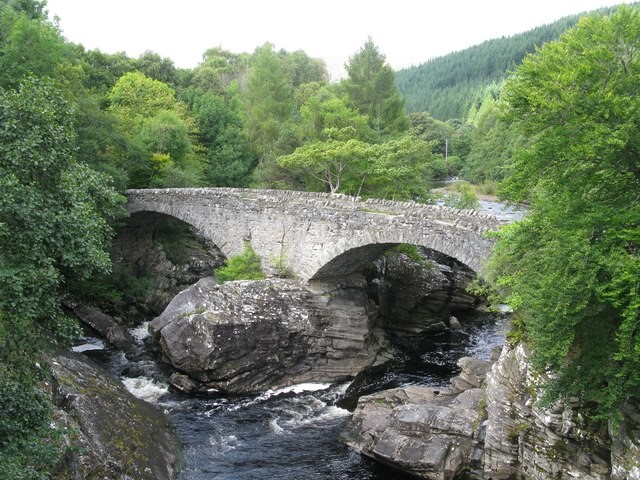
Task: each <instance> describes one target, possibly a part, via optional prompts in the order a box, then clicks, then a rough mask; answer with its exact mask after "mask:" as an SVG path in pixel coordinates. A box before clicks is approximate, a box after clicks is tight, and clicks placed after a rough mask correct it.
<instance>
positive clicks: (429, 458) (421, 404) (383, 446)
mask: <svg viewBox="0 0 640 480" xmlns="http://www.w3.org/2000/svg"><path fill="white" fill-rule="evenodd" d="M482 396H483V392H482V390H481V389H479V388H475V389H470V390H467V391H465V392H463V393H461V394H459V395H453V394H452V393H451V392H449V391H447V390H434V389H432V388H429V387H420V386H410V387H404V388H397V389H393V390H387V391H384V392H381V393H376V394H373V395H368V396H366V397H361V398H360V400H359V401H358V407H357V408H356V410H355V412H354V414H353V417H352V419H351V421H350V422H349V424H348V426H347V428H346V430H345V433H344V438H345V439H346V440H347V444H348V445H349V446H351V447H353V448H355V449H357V450H359V451H360V452H361V453H363V454H364V455H367V456H369V457H371V458H373V459H375V460H378V461H380V462H382V463H385V464H388V465H391V466H393V467H395V468H398V469H400V470H403V471H405V472H407V473H410V474H412V475H414V476H416V477H418V478H426V479H429V480H450V479H453V478H455V477H456V476H457V475H460V474H462V473H463V472H465V471H466V470H467V469H468V468H470V466H471V463H472V459H473V458H475V457H477V455H474V451H475V450H476V449H477V444H478V442H479V441H480V440H481V438H479V436H478V431H479V428H478V427H479V425H480V424H481V423H482V420H483V418H482V415H483V412H482V409H481V408H480V405H481V400H482Z"/></svg>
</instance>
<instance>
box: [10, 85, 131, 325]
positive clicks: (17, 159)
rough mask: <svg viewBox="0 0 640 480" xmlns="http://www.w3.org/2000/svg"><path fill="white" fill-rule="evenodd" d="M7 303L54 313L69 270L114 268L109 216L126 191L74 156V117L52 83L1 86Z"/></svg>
mask: <svg viewBox="0 0 640 480" xmlns="http://www.w3.org/2000/svg"><path fill="white" fill-rule="evenodd" d="M0 124H1V125H2V126H3V128H2V129H0V191H2V195H1V196H0V226H1V228H0V265H1V267H0V290H2V292H3V295H2V296H1V297H0V310H4V311H6V312H15V313H18V312H19V313H20V314H21V315H26V316H28V317H30V318H34V317H42V318H48V317H51V316H52V315H53V316H55V311H56V310H57V292H58V291H59V289H60V287H62V285H63V283H64V279H65V277H66V276H78V277H80V278H86V277H88V276H89V275H90V274H91V273H92V272H94V271H107V270H108V269H109V268H110V261H109V257H108V255H107V254H106V253H105V248H106V246H107V245H108V243H109V241H110V238H111V228H110V227H109V225H108V224H107V220H106V218H109V217H112V218H113V217H114V216H115V215H116V214H117V212H118V211H119V210H118V208H119V205H120V204H121V203H122V202H123V198H122V197H120V196H119V195H116V194H115V192H114V191H113V190H112V189H111V188H109V187H108V186H107V185H108V182H107V180H106V178H104V176H102V175H100V174H97V173H96V172H94V171H92V170H90V169H89V168H88V167H86V166H85V165H82V164H79V163H76V162H75V161H74V158H73V147H74V142H73V130H72V117H71V115H70V112H69V110H68V105H67V104H66V102H64V101H63V100H62V99H61V98H60V97H59V93H58V92H57V91H56V90H55V89H54V88H53V87H52V86H51V84H49V83H47V82H43V81H38V80H33V79H32V80H29V81H27V82H25V83H24V84H23V85H22V86H21V87H20V90H19V91H17V92H15V91H10V90H0Z"/></svg>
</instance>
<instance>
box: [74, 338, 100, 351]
mask: <svg viewBox="0 0 640 480" xmlns="http://www.w3.org/2000/svg"><path fill="white" fill-rule="evenodd" d="M82 340H83V341H84V343H82V344H80V345H76V346H75V347H72V348H71V350H73V351H74V352H78V353H81V352H88V351H90V350H104V349H105V348H106V347H105V344H104V341H103V340H101V339H99V338H94V337H83V338H82Z"/></svg>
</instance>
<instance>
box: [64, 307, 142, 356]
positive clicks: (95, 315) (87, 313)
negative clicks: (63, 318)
mask: <svg viewBox="0 0 640 480" xmlns="http://www.w3.org/2000/svg"><path fill="white" fill-rule="evenodd" d="M73 313H75V314H76V316H77V317H78V318H79V319H80V320H81V321H82V322H83V323H85V324H87V325H89V326H90V327H91V328H93V329H94V330H95V331H97V332H98V333H100V335H102V336H103V337H104V338H105V339H106V340H107V341H108V342H109V343H110V344H111V345H113V346H114V347H116V348H118V349H120V350H128V349H130V348H131V347H132V346H133V344H134V340H133V337H131V335H130V334H129V332H127V330H126V329H125V328H124V327H122V326H121V325H119V324H118V323H117V322H116V320H115V319H114V318H113V317H111V316H110V315H107V314H106V313H104V312H101V311H100V310H98V309H97V308H94V307H91V306H89V305H82V304H78V305H75V306H74V307H73Z"/></svg>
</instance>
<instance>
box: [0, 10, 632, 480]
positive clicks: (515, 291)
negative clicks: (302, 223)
mask: <svg viewBox="0 0 640 480" xmlns="http://www.w3.org/2000/svg"><path fill="white" fill-rule="evenodd" d="M606 13H609V11H600V12H597V13H596V14H595V15H593V16H590V17H587V18H584V19H581V20H578V18H577V17H568V18H566V19H563V20H561V21H559V22H557V23H555V24H553V25H549V26H545V27H540V28H539V29H535V30H533V31H531V32H527V33H526V34H522V35H518V36H515V37H512V38H508V39H498V40H493V41H489V42H485V43H483V44H481V45H479V46H477V47H473V48H472V49H468V50H465V51H463V52H458V53H455V54H452V55H449V56H446V57H443V58H441V59H435V60H432V61H430V62H427V63H426V64H424V65H422V66H420V67H416V68H415V69H408V70H404V71H402V72H398V73H397V74H394V72H393V70H392V69H391V68H390V67H389V65H388V64H387V62H386V59H385V56H384V54H383V53H382V52H381V51H380V50H379V48H378V47H377V46H376V44H375V43H374V41H373V39H371V38H369V39H368V40H367V41H366V42H365V43H364V45H363V46H362V48H361V49H360V50H359V51H357V52H354V54H353V55H352V56H351V57H350V58H349V60H348V62H347V64H346V65H345V67H346V71H347V76H346V78H345V79H344V80H342V81H341V82H339V83H330V82H329V81H328V74H327V70H326V67H325V65H324V63H323V61H322V60H319V59H315V58H311V57H309V56H308V55H307V54H306V53H305V52H303V51H294V52H288V51H284V50H276V49H275V48H274V46H273V45H272V44H270V43H265V44H264V45H261V46H258V47H257V48H256V49H255V51H253V52H251V53H233V52H229V51H225V50H222V49H220V48H212V49H209V50H207V51H206V52H204V54H203V57H202V62H201V63H200V64H199V65H198V66H197V67H196V68H194V69H178V68H176V67H175V66H174V64H173V62H172V61H171V60H170V59H167V58H162V57H161V56H159V55H158V54H156V53H154V52H151V51H149V52H146V53H144V54H143V55H141V56H140V57H139V58H130V57H128V56H127V55H125V54H123V53H116V54H108V53H103V52H101V51H99V50H86V49H85V48H84V47H83V46H82V45H76V44H73V43H70V42H68V41H67V40H66V39H65V38H64V37H63V36H62V35H61V32H60V30H59V28H58V26H57V25H56V24H55V23H53V22H51V21H50V20H48V17H47V12H46V2H44V1H39V0H0V292H1V293H0V477H2V478H8V479H37V478H47V476H48V475H49V472H51V471H52V469H53V468H55V465H56V464H57V462H58V459H59V456H60V455H61V453H62V452H63V450H64V448H65V446H64V445H63V443H62V441H61V436H60V432H57V431H56V429H55V428H51V425H52V424H51V415H52V406H51V399H50V395H48V393H47V391H46V388H43V386H46V385H47V378H48V377H47V371H46V368H44V367H43V365H44V363H43V362H42V361H41V357H40V356H41V355H42V353H43V352H46V351H48V350H50V349H52V348H55V347H57V346H59V345H64V344H65V343H66V342H68V341H69V340H70V339H72V338H73V337H74V335H76V334H77V333H78V326H77V324H76V322H75V321H74V320H73V319H71V318H69V317H68V316H67V315H66V314H65V313H64V311H63V309H62V308H61V306H60V298H61V297H62V296H63V295H64V294H67V293H69V292H71V293H74V291H75V293H78V292H77V290H78V286H79V285H84V286H86V285H90V284H91V283H92V282H95V281H96V278H99V277H104V276H105V275H109V272H110V269H111V262H110V259H109V255H108V254H107V253H106V252H107V251H108V247H109V245H110V241H111V238H112V235H113V226H114V225H115V222H117V221H118V219H120V218H121V217H122V216H123V215H124V210H123V208H122V205H123V203H124V197H123V196H122V192H123V191H124V190H125V189H126V188H133V187H135V188H148V187H158V188H161V187H199V186H244V187H266V188H287V189H299V190H309V191H323V192H331V193H344V194H351V195H359V196H363V197H382V198H392V199H406V200H415V201H421V202H428V201H433V199H434V197H433V194H432V192H430V189H429V185H430V184H431V182H432V181H433V180H434V179H439V178H448V177H450V176H454V175H455V176H460V177H462V178H464V179H466V180H471V181H473V182H475V183H478V184H480V183H483V184H484V186H485V188H487V189H489V188H490V189H492V191H493V190H495V188H496V184H497V183H500V187H499V188H500V192H501V194H502V195H504V197H505V198H507V199H510V200H513V201H518V202H527V203H528V204H529V206H530V208H531V210H530V214H529V215H528V216H527V218H526V220H524V221H523V222H520V223H517V224H514V225H512V226H510V227H509V228H507V229H505V230H504V231H502V232H500V233H498V234H497V235H498V238H499V241H498V248H497V249H496V255H495V257H494V259H493V260H492V264H491V266H490V269H489V271H488V272H487V278H488V279H489V280H490V285H493V286H494V287H495V288H494V289H493V293H492V294H496V295H501V296H506V299H507V301H508V302H510V303H511V305H513V307H514V308H515V309H516V322H515V325H516V327H517V328H516V329H515V330H514V338H516V339H517V340H519V341H526V342H529V343H530V344H531V345H532V346H533V347H534V349H535V351H536V352H538V357H537V360H536V361H537V362H538V365H539V366H540V368H549V369H552V370H554V371H555V372H556V373H558V375H557V376H556V377H555V379H556V380H555V381H554V384H553V385H552V386H551V387H553V388H549V392H550V396H551V398H557V397H561V396H563V395H572V396H576V397H580V398H582V399H584V400H585V402H587V404H588V406H589V408H590V409H591V410H590V411H591V412H592V415H593V418H596V419H597V418H606V416H608V415H615V412H616V411H617V409H618V408H619V407H620V405H621V404H622V403H623V402H624V401H626V400H628V399H629V398H638V397H640V377H639V375H640V373H639V372H640V368H639V367H640V365H638V358H640V340H639V336H640V333H639V332H638V328H637V326H638V319H639V318H640V317H639V313H638V312H639V311H640V304H639V300H638V299H639V298H640V295H638V294H639V293H640V292H639V291H640V284H639V283H638V279H639V278H640V257H639V256H638V252H639V251H640V234H639V232H640V225H639V224H638V218H640V212H639V211H638V208H640V203H639V201H638V198H639V196H638V192H639V191H640V175H639V173H638V172H640V160H639V159H638V151H640V145H638V144H637V143H638V139H637V134H636V132H637V131H638V127H640V125H638V122H639V119H638V115H637V112H639V111H640V105H636V103H637V102H638V100H637V99H638V93H639V92H638V85H640V81H639V80H640V79H639V78H638V75H639V74H640V73H639V72H640V59H638V58H637V51H638V47H640V44H639V43H638V42H639V40H638V39H639V38H640V13H639V11H638V9H637V8H635V7H622V8H618V9H615V10H614V11H613V14H612V15H611V16H605V14H606ZM573 25H575V28H573V29H569V30H567V28H568V27H570V26H573ZM565 30H566V31H565ZM563 32H564V33H563ZM552 39H554V40H556V41H552V42H547V40H552ZM545 42H547V43H545ZM533 45H538V46H540V49H539V50H538V51H537V53H535V54H532V55H527V56H525V54H526V52H531V51H532V49H533ZM518 64H520V65H519V66H516V65H518ZM511 70H513V72H514V73H513V74H511V75H509V76H508V77H507V74H506V73H505V72H507V71H511ZM407 110H408V111H410V112H411V113H410V114H407V113H406V112H407ZM464 188H468V187H464ZM463 193H465V191H463ZM466 193H468V191H466ZM472 197H473V195H471V196H468V195H462V196H461V197H454V198H453V200H451V199H450V200H449V201H451V202H452V204H453V205H455V206H469V205H472V204H473V200H474V199H473V198H472ZM467 200H468V201H469V202H467ZM456 202H457V203H456ZM460 202H462V203H460Z"/></svg>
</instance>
